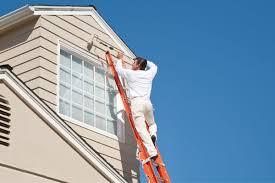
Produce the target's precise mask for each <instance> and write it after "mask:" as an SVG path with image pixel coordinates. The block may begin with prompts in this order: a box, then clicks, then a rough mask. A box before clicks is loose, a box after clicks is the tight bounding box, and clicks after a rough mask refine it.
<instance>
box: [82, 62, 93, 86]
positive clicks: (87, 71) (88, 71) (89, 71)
mask: <svg viewBox="0 0 275 183" xmlns="http://www.w3.org/2000/svg"><path fill="white" fill-rule="evenodd" d="M84 75H85V78H87V79H89V80H91V81H92V80H93V79H94V68H93V65H92V64H90V63H88V62H84Z"/></svg>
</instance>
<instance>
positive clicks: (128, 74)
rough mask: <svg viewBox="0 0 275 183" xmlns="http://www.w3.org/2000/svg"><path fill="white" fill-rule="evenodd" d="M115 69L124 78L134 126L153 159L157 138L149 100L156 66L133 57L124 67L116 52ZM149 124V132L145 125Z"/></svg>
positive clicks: (121, 56)
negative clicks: (132, 60)
mask: <svg viewBox="0 0 275 183" xmlns="http://www.w3.org/2000/svg"><path fill="white" fill-rule="evenodd" d="M117 57H118V61H117V64H116V70H117V73H118V75H119V76H121V77H122V78H125V79H126V81H127V84H128V86H129V93H130V96H129V97H130V102H131V110H132V114H133V117H134V123H135V128H136V130H137V132H138V133H139V135H140V137H141V139H142V141H143V143H144V146H145V147H146V149H147V152H148V154H149V158H150V159H151V160H155V159H156V158H157V156H158V153H157V150H156V148H155V143H156V140H157V125H156V123H155V120H154V114H153V106H152V103H151V100H150V94H151V89H152V82H153V79H154V77H155V75H156V73H157V66H156V65H155V64H154V63H153V62H150V61H147V60H146V59H143V58H141V57H137V58H135V59H134V63H133V64H132V69H126V68H125V65H124V61H123V55H122V54H121V53H118V55H117ZM146 122H147V125H148V126H149V133H148V130H147V127H146Z"/></svg>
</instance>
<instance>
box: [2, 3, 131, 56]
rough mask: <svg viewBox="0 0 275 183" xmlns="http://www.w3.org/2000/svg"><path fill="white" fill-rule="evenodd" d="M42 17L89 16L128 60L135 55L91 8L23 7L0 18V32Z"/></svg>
mask: <svg viewBox="0 0 275 183" xmlns="http://www.w3.org/2000/svg"><path fill="white" fill-rule="evenodd" d="M42 15H90V16H92V17H93V18H94V19H95V21H96V22H97V23H98V24H99V25H100V26H101V27H102V29H103V30H104V31H105V32H106V33H107V34H108V35H109V36H110V37H111V39H112V40H113V41H114V42H115V43H116V44H117V45H118V46H119V48H120V49H121V50H122V51H123V52H124V53H125V54H126V56H128V57H130V58H134V57H135V54H134V53H133V52H132V51H131V50H130V49H129V48H128V47H127V45H126V44H125V43H124V42H123V41H122V40H121V39H120V37H119V36H118V35H117V34H116V33H115V32H114V31H113V29H112V28H111V27H110V26H109V25H108V24H107V22H106V21H105V20H104V19H103V18H102V17H101V16H100V15H99V14H98V12H97V11H96V9H95V8H94V7H93V6H87V7H85V6H28V5H27V6H24V7H22V8H19V9H17V10H15V11H13V12H11V13H8V14H6V15H4V16H2V17H0V30H2V29H4V28H7V27H8V26H11V25H14V24H15V23H17V22H19V21H22V20H24V19H27V18H29V17H31V16H42Z"/></svg>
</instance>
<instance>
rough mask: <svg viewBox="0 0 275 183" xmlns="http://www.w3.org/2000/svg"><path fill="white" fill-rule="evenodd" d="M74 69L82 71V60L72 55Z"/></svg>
mask: <svg viewBox="0 0 275 183" xmlns="http://www.w3.org/2000/svg"><path fill="white" fill-rule="evenodd" d="M72 70H73V71H74V72H78V73H82V60H81V59H79V58H77V57H75V56H72Z"/></svg>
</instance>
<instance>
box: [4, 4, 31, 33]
mask: <svg viewBox="0 0 275 183" xmlns="http://www.w3.org/2000/svg"><path fill="white" fill-rule="evenodd" d="M33 14H34V12H33V11H32V9H31V8H30V6H29V5H26V6H23V7H21V8H19V9H17V10H14V11H12V12H10V13H8V14H6V15H4V16H1V17H0V30H3V29H5V28H7V27H10V26H11V25H14V24H16V23H18V22H21V21H23V20H25V19H27V18H29V17H31V16H33Z"/></svg>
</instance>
